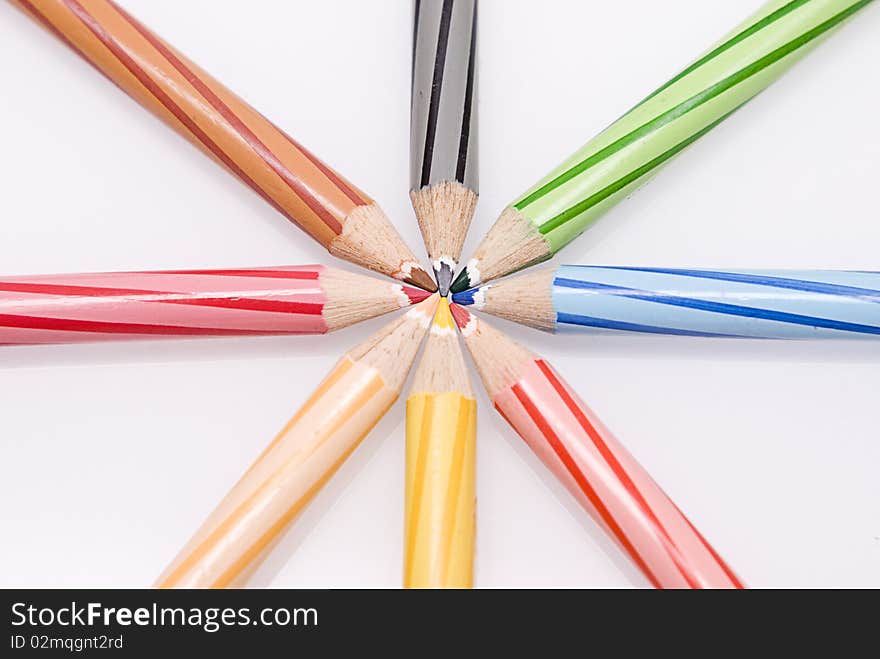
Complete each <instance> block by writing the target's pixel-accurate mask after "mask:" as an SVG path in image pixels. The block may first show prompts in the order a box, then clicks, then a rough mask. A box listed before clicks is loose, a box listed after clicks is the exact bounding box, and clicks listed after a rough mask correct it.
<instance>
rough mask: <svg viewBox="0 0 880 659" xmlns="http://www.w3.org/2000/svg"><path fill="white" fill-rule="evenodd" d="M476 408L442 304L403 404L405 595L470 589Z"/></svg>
mask: <svg viewBox="0 0 880 659" xmlns="http://www.w3.org/2000/svg"><path fill="white" fill-rule="evenodd" d="M476 434H477V401H476V399H475V398H474V393H473V390H472V388H471V385H470V382H469V380H468V376H467V369H466V367H465V363H464V355H462V352H461V347H460V346H459V345H458V331H457V330H456V329H455V323H454V321H453V320H452V316H451V315H450V312H449V304H448V302H447V301H446V299H445V298H443V299H441V300H440V302H439V303H438V308H437V314H436V316H435V317H434V323H433V324H432V326H431V331H430V333H429V335H428V341H427V344H426V346H425V350H424V354H423V355H422V360H421V362H420V363H419V366H418V368H417V369H416V373H415V376H414V377H413V384H412V388H411V389H410V393H409V397H408V398H407V400H406V530H405V533H404V537H405V542H404V570H403V585H404V587H406V588H472V587H473V581H474V576H473V572H474V540H475V519H474V516H475V509H476V500H475V497H476V493H475V483H476Z"/></svg>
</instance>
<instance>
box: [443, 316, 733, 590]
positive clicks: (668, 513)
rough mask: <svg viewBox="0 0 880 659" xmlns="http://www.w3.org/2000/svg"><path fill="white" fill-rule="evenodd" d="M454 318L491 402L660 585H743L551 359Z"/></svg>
mask: <svg viewBox="0 0 880 659" xmlns="http://www.w3.org/2000/svg"><path fill="white" fill-rule="evenodd" d="M452 312H453V314H454V316H455V320H456V322H458V324H459V326H460V327H461V328H462V335H463V336H464V337H465V343H466V345H467V347H468V350H469V351H470V353H471V356H472V357H473V359H474V362H475V363H476V364H477V368H478V370H479V372H480V376H481V377H482V378H483V381H484V383H485V385H486V388H487V389H488V390H489V392H490V394H491V396H492V402H493V403H494V404H495V407H496V409H498V411H499V412H500V413H501V414H502V416H503V417H504V418H505V419H506V420H507V422H508V423H509V424H510V425H511V426H512V427H513V429H514V430H515V431H516V432H517V433H518V434H519V435H520V436H521V437H522V438H523V440H524V441H525V442H526V443H527V444H528V445H529V447H530V448H531V449H532V450H533V451H534V452H535V454H536V455H537V456H538V457H539V458H540V459H541V460H542V462H543V463H544V464H545V465H546V466H547V468H548V469H550V471H551V472H552V473H553V474H554V476H556V478H558V479H559V481H560V482H561V483H562V484H563V485H564V486H565V487H566V488H567V489H568V490H569V492H571V494H572V495H573V496H574V497H575V499H576V500H577V502H578V503H579V504H580V505H581V506H582V507H583V508H584V510H585V511H586V512H587V513H588V514H589V515H590V516H591V517H592V518H593V519H594V520H595V521H596V522H597V523H598V524H599V525H600V526H601V527H602V528H603V529H604V530H605V531H606V533H608V534H609V536H610V537H611V538H612V539H613V540H615V542H617V544H618V545H619V546H620V548H621V549H622V550H623V551H624V552H625V553H626V554H628V555H629V557H630V558H631V559H632V561H633V563H634V564H635V565H636V566H637V567H638V568H639V570H641V572H642V573H643V574H644V575H645V577H646V578H647V579H648V581H650V582H651V583H652V584H653V585H654V586H655V587H658V588H743V584H742V582H741V581H740V580H739V578H738V577H737V576H736V574H735V573H734V572H733V571H732V570H731V569H730V568H729V567H728V566H727V564H726V563H725V562H724V560H723V559H722V558H721V557H720V556H719V555H718V553H717V552H716V551H715V550H714V549H713V548H712V546H711V545H710V544H709V543H708V542H707V541H706V540H705V538H703V536H702V535H701V534H700V533H699V531H697V529H696V528H695V527H694V526H693V525H692V524H691V523H690V521H689V520H688V519H687V518H686V517H685V516H684V514H683V513H682V512H681V511H680V510H679V509H678V507H677V506H676V505H675V503H673V502H672V501H671V500H670V499H669V497H668V496H666V494H665V493H664V492H663V490H662V489H661V488H660V487H659V486H658V485H657V483H655V482H654V480H653V479H652V478H651V476H650V475H649V474H648V473H647V472H646V471H645V469H644V468H643V467H642V466H641V465H640V464H639V463H638V462H637V461H636V459H635V458H634V457H633V456H632V455H631V454H630V453H629V452H628V451H627V450H626V448H625V447H624V446H623V445H622V444H621V443H620V442H619V441H618V440H617V439H616V438H615V437H614V435H613V434H612V433H611V432H610V431H609V430H608V429H607V428H606V427H605V426H604V425H603V424H602V422H601V420H600V419H599V418H598V417H597V416H596V414H595V413H594V412H593V411H592V410H591V409H590V408H589V407H588V406H587V405H586V404H585V403H584V402H583V401H582V400H580V398H579V397H578V396H577V394H576V393H575V392H574V391H573V390H572V389H571V387H570V386H569V385H568V384H567V383H566V382H565V381H564V380H563V379H562V377H561V376H560V375H559V374H558V373H557V372H556V371H555V370H554V369H553V367H552V366H550V364H548V363H547V362H546V361H544V360H543V359H541V358H540V357H538V356H536V355H533V354H532V353H530V352H529V351H528V350H526V349H525V348H522V347H521V346H519V345H518V344H516V343H515V342H514V341H511V340H510V339H509V338H507V337H505V336H504V335H503V334H501V333H500V332H498V331H497V330H495V329H493V328H492V327H490V326H489V325H488V324H486V323H485V322H483V321H482V320H480V319H477V318H476V317H475V316H472V315H471V314H469V313H468V312H467V311H466V310H465V309H464V308H462V307H459V306H457V305H452Z"/></svg>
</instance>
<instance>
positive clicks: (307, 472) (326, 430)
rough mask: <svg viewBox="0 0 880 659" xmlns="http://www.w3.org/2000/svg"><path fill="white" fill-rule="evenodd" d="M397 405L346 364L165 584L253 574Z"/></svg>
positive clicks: (375, 377) (392, 394)
mask: <svg viewBox="0 0 880 659" xmlns="http://www.w3.org/2000/svg"><path fill="white" fill-rule="evenodd" d="M396 397H397V392H396V390H392V389H389V388H388V387H387V386H386V385H385V383H384V381H383V379H382V377H381V375H380V374H379V373H378V371H377V370H376V369H374V368H370V367H366V366H364V365H362V364H360V363H358V362H354V361H352V360H351V359H350V358H348V357H346V358H344V359H343V360H342V361H341V362H340V363H339V365H337V367H336V368H335V369H334V370H333V371H332V372H331V373H330V374H329V375H328V376H327V378H325V380H324V381H323V382H322V383H321V385H320V386H319V387H318V389H317V390H316V391H315V392H314V393H313V394H312V396H311V397H310V398H309V400H308V401H307V402H306V403H305V405H303V407H302V408H301V409H300V410H299V411H298V412H297V414H296V415H295V416H294V417H293V419H292V420H291V421H290V423H288V425H287V427H285V428H284V430H282V431H281V433H280V434H279V435H278V436H277V437H276V438H275V439H274V440H273V441H272V443H271V444H270V445H269V446H268V447H267V448H266V449H265V451H264V452H263V453H262V455H260V457H259V458H258V459H257V460H256V462H254V464H253V465H252V466H251V467H250V469H248V471H247V472H245V474H244V476H242V477H241V479H240V480H239V481H238V483H237V484H236V485H235V486H234V487H233V489H232V490H231V491H230V493H229V494H228V495H227V496H226V498H225V499H224V500H223V501H222V502H221V503H220V505H219V506H218V507H217V508H216V509H215V510H214V512H213V513H212V514H211V515H210V516H209V518H208V519H207V521H206V522H205V523H204V524H203V525H202V527H201V528H200V529H199V530H198V531H197V532H196V534H195V536H194V537H193V538H192V539H191V540H190V542H189V543H188V544H187V546H186V547H184V549H183V550H182V551H181V552H180V554H179V555H178V556H177V558H176V559H175V560H174V561H173V562H172V563H171V565H170V566H169V567H168V568H167V570H166V571H165V573H164V574H163V575H162V576H161V577H160V578H159V582H158V584H157V585H158V586H159V587H162V588H181V587H191V588H192V587H195V588H224V587H228V586H231V585H234V584H237V583H238V582H239V578H240V577H241V576H242V575H243V574H246V573H249V572H251V571H252V570H253V569H254V567H255V565H256V563H257V562H258V561H259V560H260V559H262V558H263V557H264V556H265V555H266V553H267V550H268V549H269V548H271V546H272V545H273V543H275V542H276V541H277V540H278V538H279V537H280V536H281V534H282V533H284V531H285V530H286V529H287V528H288V526H289V525H290V524H291V523H292V522H293V521H294V520H295V519H296V518H297V516H298V515H299V514H300V513H301V512H302V510H303V509H304V508H305V506H306V505H307V504H308V503H309V502H310V501H311V499H312V498H313V497H314V496H315V494H317V492H318V491H320V489H321V488H322V487H323V485H324V483H326V481H327V480H328V479H329V478H330V477H331V476H332V475H333V474H334V473H335V472H336V470H337V469H338V468H339V466H340V465H341V464H342V463H343V462H344V461H345V459H346V458H347V457H348V456H349V455H350V454H351V452H352V451H353V450H354V449H355V448H356V447H357V446H358V444H359V443H360V441H361V440H362V439H363V438H364V437H365V436H366V434H367V433H368V432H369V431H370V429H371V428H372V427H373V426H374V425H375V424H376V423H377V422H378V420H379V419H380V418H381V417H382V415H383V414H384V413H385V412H386V410H387V409H388V408H389V407H390V406H391V404H392V403H393V402H394V400H395V398H396Z"/></svg>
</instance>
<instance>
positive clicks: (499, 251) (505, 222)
mask: <svg viewBox="0 0 880 659" xmlns="http://www.w3.org/2000/svg"><path fill="white" fill-rule="evenodd" d="M551 256H553V253H552V251H551V249H550V245H549V243H548V242H547V241H546V240H545V239H544V237H543V236H542V235H541V233H540V232H539V231H538V229H537V228H536V227H535V225H534V224H533V223H532V222H530V221H529V220H528V219H526V218H525V217H524V216H523V215H522V213H520V212H519V211H518V210H516V209H515V208H506V209H504V212H503V213H501V215H500V216H499V218H498V220H497V221H496V222H495V224H493V225H492V228H491V229H489V233H487V234H486V236H485V238H483V241H482V242H481V243H480V246H479V247H478V248H477V251H476V252H474V255H473V257H472V258H471V259H470V260H469V261H468V262H467V265H466V267H465V269H464V270H462V271H461V272H460V273H459V275H458V277H456V279H455V283H453V285H452V291H453V292H456V293H457V292H459V291H463V290H466V289H468V288H470V287H471V286H474V285H476V284H479V283H480V282H485V281H491V280H493V279H496V278H498V277H502V276H504V275H506V274H508V273H511V272H516V271H517V270H522V269H523V268H525V267H528V266H530V265H534V264H535V263H540V262H541V261H546V260H547V259H549V258H550V257H551Z"/></svg>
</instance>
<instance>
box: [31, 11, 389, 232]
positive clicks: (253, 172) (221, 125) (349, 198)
mask: <svg viewBox="0 0 880 659" xmlns="http://www.w3.org/2000/svg"><path fill="white" fill-rule="evenodd" d="M14 1H15V2H16V3H17V4H18V5H20V6H21V7H22V8H23V9H24V10H25V11H26V12H27V13H28V14H30V15H31V16H32V17H33V18H35V19H36V20H37V21H38V22H40V23H41V24H42V25H44V26H45V27H46V28H47V29H48V30H49V31H50V32H52V33H53V34H55V36H57V37H58V38H59V39H61V40H62V41H63V42H65V43H66V44H67V45H68V46H70V47H71V48H72V49H73V50H74V51H75V52H77V53H79V54H80V55H81V56H82V57H83V58H85V59H86V60H87V61H89V62H90V63H91V64H93V65H94V66H95V68H97V69H98V70H99V71H100V72H102V73H103V74H104V75H105V76H107V78H109V79H110V80H111V81H112V82H114V83H115V84H116V85H117V86H118V87H119V88H120V89H122V90H123V91H125V92H126V93H127V94H129V95H130V96H131V97H133V98H134V99H135V100H137V101H138V102H139V103H140V104H141V105H143V106H144V107H145V108H147V109H148V110H150V111H151V112H153V113H154V114H155V115H156V116H158V117H159V118H160V119H162V120H163V121H164V122H165V123H167V124H168V125H169V126H171V127H172V128H174V129H175V130H176V131H177V132H179V133H181V134H182V135H183V136H184V137H186V138H187V139H188V140H189V141H190V142H192V143H193V144H195V145H196V146H197V147H199V148H200V149H202V150H203V151H204V152H205V153H207V154H208V155H209V156H211V157H212V158H214V159H215V160H217V161H218V162H220V163H221V164H223V165H224V166H225V167H226V168H227V169H229V170H230V171H231V172H232V173H233V174H235V175H236V176H237V177H238V178H239V179H241V180H242V181H243V182H244V183H245V184H246V185H248V186H249V187H251V188H252V189H253V190H254V191H255V192H256V193H257V194H259V195H260V196H261V197H263V198H264V199H265V200H266V201H267V202H268V203H269V204H271V205H272V206H273V207H274V208H275V209H276V210H278V211H279V212H281V213H282V214H283V215H284V216H285V217H287V219H289V220H290V221H291V222H293V223H294V224H296V225H297V226H299V227H300V228H302V229H303V230H304V231H306V232H307V233H308V234H310V235H311V236H312V237H313V238H314V239H315V240H317V241H318V242H320V243H321V244H322V245H324V246H325V247H329V245H330V243H331V241H332V240H333V239H334V238H335V237H336V236H337V235H339V234H340V233H341V232H342V228H343V224H344V222H345V219H346V218H347V217H348V216H349V215H350V214H351V213H352V211H353V210H354V209H356V208H357V207H359V206H364V205H370V204H372V200H371V199H369V197H367V196H366V195H364V193H363V192H361V191H360V190H358V189H357V188H355V187H354V186H353V185H352V184H351V183H349V182H348V181H346V180H345V179H344V178H343V177H342V176H340V175H339V174H338V173H336V172H335V171H333V170H332V169H331V168H329V167H328V166H327V165H325V164H324V163H322V162H321V161H320V160H319V159H318V158H316V157H315V156H314V155H313V154H312V153H310V152H309V151H308V150H307V149H305V148H304V147H303V146H302V145H300V144H299V143H298V142H296V141H295V140H294V139H293V138H291V137H290V136H289V135H287V134H286V133H285V132H283V131H282V130H280V129H279V128H278V127H277V126H275V125H274V124H273V123H272V122H271V121H269V120H268V119H266V118H265V117H264V116H263V115H261V114H260V113H259V112H257V111H256V110H255V109H254V108H252V107H250V106H249V105H248V104H247V103H245V102H244V101H243V100H242V99H240V98H239V97H238V96H236V95H235V94H233V93H232V92H231V91H230V90H229V89H227V88H226V87H224V86H223V85H221V84H220V83H219V82H218V81H217V80H215V79H214V78H212V77H211V76H210V75H208V74H207V73H205V72H204V71H203V70H201V69H200V68H199V67H198V66H197V65H195V64H194V63H193V62H191V61H190V60H189V59H187V58H186V57H185V56H184V55H182V54H181V53H179V52H178V51H177V50H175V49H174V48H173V47H172V46H171V45H170V44H168V43H166V42H164V41H163V40H162V39H160V38H159V37H157V36H156V35H155V34H153V33H152V32H150V31H149V30H148V29H147V28H146V27H144V26H143V25H142V24H141V23H139V22H138V21H137V20H136V19H135V18H134V17H132V16H130V15H129V14H128V13H127V12H126V11H125V10H124V9H123V8H121V7H119V6H118V5H116V4H115V3H113V2H112V1H110V0H14Z"/></svg>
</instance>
